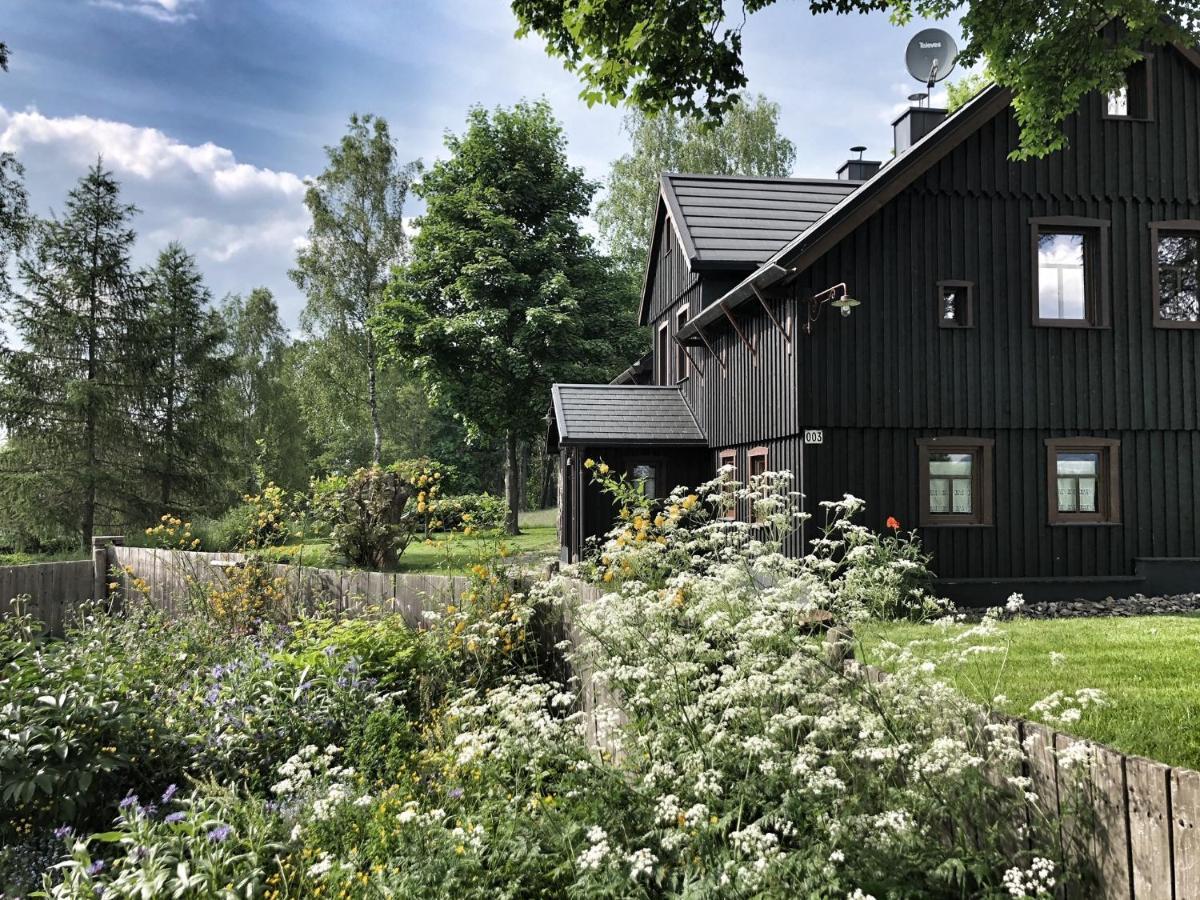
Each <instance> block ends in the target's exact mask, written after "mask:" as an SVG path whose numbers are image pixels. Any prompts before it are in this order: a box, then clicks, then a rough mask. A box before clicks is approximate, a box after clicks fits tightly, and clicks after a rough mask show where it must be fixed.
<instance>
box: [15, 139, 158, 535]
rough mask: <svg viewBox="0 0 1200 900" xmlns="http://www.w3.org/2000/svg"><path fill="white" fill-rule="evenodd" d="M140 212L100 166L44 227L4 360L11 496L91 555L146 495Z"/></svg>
mask: <svg viewBox="0 0 1200 900" xmlns="http://www.w3.org/2000/svg"><path fill="white" fill-rule="evenodd" d="M136 212H137V210H136V209H135V207H133V206H131V205H129V204H125V203H122V202H121V199H120V186H119V185H118V183H117V181H116V180H115V179H114V178H113V176H112V173H111V172H108V171H105V170H104V169H103V167H102V166H101V164H100V163H99V162H97V164H96V165H95V166H94V167H92V168H91V169H90V170H89V171H88V173H87V175H85V176H84V177H83V178H82V179H80V181H79V183H78V185H77V186H76V187H75V188H74V189H73V190H72V191H71V192H70V194H69V195H68V197H67V203H66V207H65V213H64V215H63V217H62V218H61V219H50V220H47V221H43V222H40V223H38V225H37V227H36V228H35V230H34V235H33V239H32V250H31V252H30V253H29V255H27V256H26V257H24V258H23V259H22V260H21V262H20V265H19V272H20V277H21V280H22V282H23V284H24V287H25V290H24V291H22V292H20V293H19V294H18V295H17V296H16V297H15V298H14V300H13V303H12V314H11V316H10V324H11V326H12V328H13V329H14V330H15V331H16V333H17V334H18V336H19V341H20V344H19V346H18V347H16V348H11V349H7V350H5V351H4V353H3V356H2V357H0V372H2V375H3V378H2V379H0V400H2V401H3V402H2V403H0V408H3V410H4V416H5V425H6V427H7V431H8V434H9V436H10V440H11V442H12V447H11V450H12V452H10V453H6V461H5V468H4V470H3V471H0V492H3V493H4V494H6V495H10V496H13V497H14V498H15V499H20V497H21V495H24V499H25V500H30V499H31V496H30V495H31V494H32V495H33V497H32V499H36V505H37V506H38V507H39V508H41V509H42V510H43V511H44V514H45V515H46V516H47V517H57V519H58V522H59V524H60V525H61V526H63V527H64V528H70V529H71V530H74V531H75V532H76V533H77V534H78V535H79V536H80V539H81V542H82V544H83V546H84V547H85V548H87V547H88V546H89V545H90V544H91V539H92V535H93V533H94V531H95V528H96V524H97V522H98V521H99V520H98V518H97V517H98V516H101V515H105V516H113V517H121V516H124V515H125V514H126V513H127V511H128V509H129V501H130V499H131V497H133V496H136V478H137V467H138V458H139V454H138V453H137V448H138V440H137V437H136V435H135V434H134V433H133V429H132V427H131V416H130V396H131V390H132V389H133V388H134V387H135V386H136V384H137V383H138V375H137V373H136V372H135V371H134V370H135V368H136V358H137V354H136V353H134V352H133V346H132V344H133V340H134V336H135V333H136V330H137V328H136V325H137V321H138V318H139V316H140V314H141V308H142V305H143V303H144V300H143V297H144V291H143V289H142V284H141V280H140V279H139V277H138V275H137V273H136V272H135V271H134V270H133V267H132V266H131V264H130V260H129V252H130V248H131V246H132V245H133V241H134V232H133V229H132V228H131V227H130V222H131V220H132V219H133V216H134V215H135V214H136Z"/></svg>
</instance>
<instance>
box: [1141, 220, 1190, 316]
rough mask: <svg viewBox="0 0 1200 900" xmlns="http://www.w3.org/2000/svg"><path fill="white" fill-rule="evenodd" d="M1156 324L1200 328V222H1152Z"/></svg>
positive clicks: (1151, 236)
mask: <svg viewBox="0 0 1200 900" xmlns="http://www.w3.org/2000/svg"><path fill="white" fill-rule="evenodd" d="M1150 246H1151V252H1152V253H1153V254H1154V280H1153V284H1152V295H1153V301H1154V325H1155V327H1157V328H1200V221H1196V220H1184V221H1174V222H1151V223H1150Z"/></svg>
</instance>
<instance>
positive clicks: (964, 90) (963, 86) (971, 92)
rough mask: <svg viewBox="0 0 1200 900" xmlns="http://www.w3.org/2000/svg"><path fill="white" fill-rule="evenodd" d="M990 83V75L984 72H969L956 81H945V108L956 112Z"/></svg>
mask: <svg viewBox="0 0 1200 900" xmlns="http://www.w3.org/2000/svg"><path fill="white" fill-rule="evenodd" d="M991 83H992V79H991V77H990V76H989V75H988V74H987V73H985V72H971V73H970V74H969V75H964V76H963V77H962V78H959V79H958V80H957V81H948V82H946V109H947V110H948V111H949V112H951V113H956V112H958V111H959V109H961V108H962V107H963V106H965V105H966V104H968V103H970V102H971V100H972V99H974V97H975V95H976V94H978V93H979V92H980V91H982V90H983V89H984V88H986V87H987V86H988V85H990V84H991Z"/></svg>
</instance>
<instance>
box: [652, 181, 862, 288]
mask: <svg viewBox="0 0 1200 900" xmlns="http://www.w3.org/2000/svg"><path fill="white" fill-rule="evenodd" d="M859 184H861V182H858V181H839V180H837V179H829V178H748V177H744V176H739V175H679V174H674V173H664V174H663V175H662V177H661V194H662V199H663V202H664V203H666V205H667V209H668V211H669V212H670V215H671V220H672V222H674V223H675V228H676V230H677V231H678V232H679V240H680V243H682V244H683V250H684V253H685V254H686V255H687V258H688V261H689V264H690V265H691V267H692V268H697V267H704V266H721V265H726V266H728V265H731V264H732V265H734V266H737V265H750V264H760V263H763V262H765V261H766V260H768V259H770V258H771V256H772V255H773V254H774V253H776V252H778V251H779V249H780V248H781V247H783V246H784V245H786V244H787V243H788V242H789V241H790V240H792V238H794V237H795V236H796V235H798V234H799V233H800V232H802V231H804V229H806V228H808V226H810V225H812V224H813V223H814V222H816V221H817V219H819V218H821V216H823V215H825V213H827V212H828V211H829V210H830V209H832V208H833V206H835V205H836V204H837V203H838V201H840V200H841V199H842V198H843V197H845V196H846V195H847V194H849V193H851V192H852V191H853V190H854V189H855V188H856V187H858V185H859Z"/></svg>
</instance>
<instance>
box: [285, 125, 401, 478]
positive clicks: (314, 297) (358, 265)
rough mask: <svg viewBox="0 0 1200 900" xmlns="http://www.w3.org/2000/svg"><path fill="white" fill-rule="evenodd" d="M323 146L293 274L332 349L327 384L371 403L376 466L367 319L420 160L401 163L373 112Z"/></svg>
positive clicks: (344, 397)
mask: <svg viewBox="0 0 1200 900" xmlns="http://www.w3.org/2000/svg"><path fill="white" fill-rule="evenodd" d="M325 152H326V155H327V156H328V157H329V163H328V165H327V166H326V168H325V171H324V172H322V173H321V174H320V175H318V176H317V178H316V179H314V180H312V181H310V182H309V184H308V190H307V191H306V192H305V195H304V203H305V206H307V207H308V211H309V214H310V215H311V216H312V225H311V226H310V227H309V230H308V242H307V243H306V245H305V246H304V247H303V248H302V249H301V250H300V252H299V254H298V255H297V258H296V268H295V269H293V270H292V272H291V276H292V280H293V281H295V282H296V284H297V285H298V286H299V287H300V289H301V290H303V291H304V292H305V294H307V296H308V304H307V306H306V307H305V309H304V315H303V317H302V324H303V326H304V328H305V330H306V331H307V332H308V333H309V334H312V335H319V336H320V337H321V338H322V341H321V346H322V349H323V350H325V351H326V352H327V353H326V356H325V359H326V361H327V363H329V365H327V367H326V368H327V371H328V373H329V374H330V376H331V377H330V378H329V380H328V381H326V382H324V386H325V387H326V389H327V390H328V391H329V392H330V393H331V394H333V395H334V396H336V397H337V402H338V403H342V404H345V403H346V402H347V401H348V400H349V401H350V402H354V403H356V404H357V405H358V406H359V407H360V408H363V407H364V406H365V409H366V411H367V413H368V415H369V419H370V428H371V435H372V450H371V464H372V465H376V466H378V465H380V463H381V462H382V458H383V424H382V420H381V416H380V398H379V351H378V348H377V347H376V345H375V336H374V335H373V334H372V333H371V331H370V329H369V328H368V327H367V323H368V322H369V321H370V319H371V317H372V316H373V315H374V314H375V310H376V307H377V306H378V304H379V301H380V299H381V297H382V295H383V289H384V287H385V285H386V284H387V279H388V274H389V272H390V270H391V267H392V266H393V265H396V264H399V263H400V262H401V261H402V260H403V257H404V252H405V247H406V238H405V234H404V200H405V198H406V197H407V195H408V190H409V186H410V185H411V184H412V180H413V177H414V176H415V175H416V174H417V173H418V172H419V171H420V163H419V162H415V163H409V164H407V165H401V164H400V163H399V161H398V159H397V157H396V146H395V144H394V143H393V142H392V137H391V133H390V132H389V130H388V125H387V122H386V121H385V120H384V119H379V118H375V117H374V116H370V115H367V116H361V117H360V116H358V115H357V114H355V115H351V116H350V125H349V129H348V131H347V133H346V135H345V136H344V137H343V138H342V140H341V142H340V143H339V144H338V145H337V146H334V147H326V148H325ZM315 384H321V382H317V383H315Z"/></svg>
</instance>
